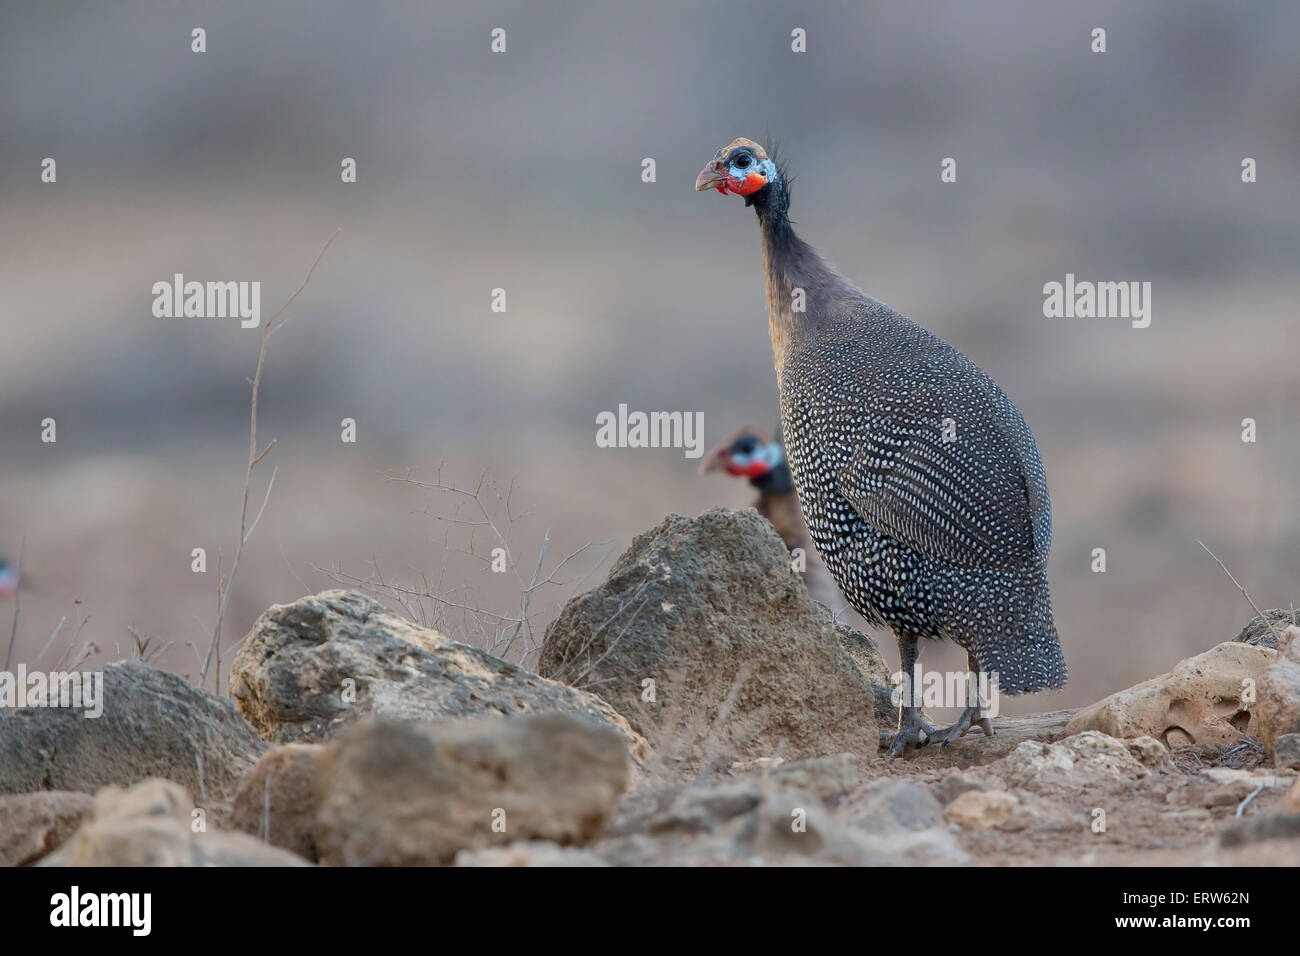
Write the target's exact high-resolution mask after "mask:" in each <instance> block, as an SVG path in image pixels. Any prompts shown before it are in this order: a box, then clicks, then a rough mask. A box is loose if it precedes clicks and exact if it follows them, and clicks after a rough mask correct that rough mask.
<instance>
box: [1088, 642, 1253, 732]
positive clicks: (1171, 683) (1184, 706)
mask: <svg viewBox="0 0 1300 956" xmlns="http://www.w3.org/2000/svg"><path fill="white" fill-rule="evenodd" d="M1276 657H1277V652H1276V651H1273V650H1270V649H1268V648H1265V647H1256V646H1253V645H1250V644H1242V643H1236V642H1233V641H1228V642H1225V643H1223V644H1220V645H1218V646H1217V647H1214V648H1211V649H1210V650H1208V651H1206V652H1205V653H1204V654H1198V655H1197V656H1196V657H1191V658H1188V659H1187V660H1184V661H1180V662H1179V663H1178V665H1177V666H1176V667H1174V669H1173V670H1172V671H1170V672H1169V673H1168V674H1162V675H1160V676H1159V677H1155V678H1152V679H1151V680H1148V681H1144V682H1142V683H1141V684H1138V685H1136V686H1134V687H1130V688H1129V689H1128V690H1124V691H1120V692H1119V693H1118V694H1112V695H1111V696H1110V697H1107V698H1106V699H1105V700H1102V701H1100V702H1098V703H1096V704H1093V705H1092V706H1091V707H1085V708H1083V709H1082V710H1080V711H1079V712H1078V713H1076V714H1075V715H1074V717H1073V718H1072V719H1071V720H1070V723H1069V726H1068V727H1067V728H1066V731H1067V733H1069V734H1077V733H1080V732H1082V731H1085V730H1097V731H1101V732H1102V733H1104V734H1109V735H1110V736H1112V737H1122V738H1137V737H1144V736H1146V737H1154V738H1155V739H1157V740H1159V741H1160V742H1161V743H1163V744H1164V745H1165V746H1166V747H1168V748H1170V749H1171V750H1172V749H1174V748H1177V747H1187V746H1198V747H1202V748H1205V749H1216V748H1217V749H1220V750H1222V749H1226V748H1227V747H1230V746H1232V745H1233V744H1236V743H1239V742H1240V740H1241V736H1242V734H1248V735H1250V736H1255V737H1257V736H1258V735H1259V720H1258V719H1257V717H1256V716H1255V709H1253V708H1252V707H1251V706H1250V705H1249V704H1246V703H1244V702H1243V701H1242V700H1241V696H1242V689H1243V681H1245V680H1247V679H1249V680H1252V681H1254V682H1256V683H1257V684H1258V682H1259V681H1260V680H1261V679H1262V678H1263V675H1264V672H1265V670H1266V669H1267V668H1268V667H1269V665H1270V664H1272V663H1273V661H1274V659H1275V658H1276Z"/></svg>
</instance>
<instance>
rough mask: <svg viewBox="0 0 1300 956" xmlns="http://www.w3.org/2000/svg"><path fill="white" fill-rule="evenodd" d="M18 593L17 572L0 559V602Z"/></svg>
mask: <svg viewBox="0 0 1300 956" xmlns="http://www.w3.org/2000/svg"><path fill="white" fill-rule="evenodd" d="M17 593H18V571H17V569H15V568H14V566H13V565H12V564H10V563H9V562H8V561H6V560H5V559H4V558H0V601H3V600H4V599H5V598H10V597H13V596H14V595H15V594H17Z"/></svg>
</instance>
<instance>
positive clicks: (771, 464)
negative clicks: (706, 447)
mask: <svg viewBox="0 0 1300 956" xmlns="http://www.w3.org/2000/svg"><path fill="white" fill-rule="evenodd" d="M785 470H786V468H785V449H784V448H782V447H781V443H780V442H777V441H772V439H770V438H768V437H767V436H766V435H764V434H763V433H762V432H760V431H758V429H756V428H748V427H746V428H742V429H741V430H740V431H738V432H736V434H734V435H732V436H731V437H730V438H728V439H727V441H726V442H725V443H724V444H723V445H722V446H721V447H719V448H718V449H717V450H715V451H714V452H713V454H712V455H710V456H709V457H708V458H706V459H704V462H703V463H702V464H701V465H700V473H701V474H708V473H710V472H714V471H725V472H726V473H727V474H729V475H735V476H736V477H737V478H748V479H749V481H750V483H751V484H753V485H756V486H759V487H762V486H764V485H766V484H767V483H768V482H769V481H770V480H771V478H772V476H774V475H776V474H777V473H778V472H780V473H784V472H785Z"/></svg>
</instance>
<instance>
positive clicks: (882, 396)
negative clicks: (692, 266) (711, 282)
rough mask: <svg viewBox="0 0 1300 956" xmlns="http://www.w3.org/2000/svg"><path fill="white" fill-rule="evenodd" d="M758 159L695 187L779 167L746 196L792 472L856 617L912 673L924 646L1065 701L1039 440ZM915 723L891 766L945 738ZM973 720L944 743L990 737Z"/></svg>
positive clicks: (722, 165) (716, 168)
mask: <svg viewBox="0 0 1300 956" xmlns="http://www.w3.org/2000/svg"><path fill="white" fill-rule="evenodd" d="M755 147H756V144H753V143H751V142H750V141H748V140H736V141H735V142H733V143H732V144H731V145H730V146H728V147H727V148H725V149H724V150H722V151H721V152H720V153H719V154H718V156H717V157H715V159H714V160H713V161H712V162H711V163H710V164H709V165H708V166H706V167H705V169H704V171H703V172H702V173H701V174H700V178H699V180H698V181H697V183H696V187H697V188H698V189H707V188H710V187H714V188H717V187H718V184H722V185H723V186H730V184H733V183H735V182H744V173H745V171H746V170H747V169H750V168H753V166H754V165H755V164H757V163H760V162H763V163H766V164H768V165H770V167H771V174H770V175H768V176H767V177H766V179H767V183H766V185H764V186H763V187H762V188H761V189H759V190H757V191H754V192H752V193H748V194H744V195H745V196H746V200H745V201H746V204H747V205H750V206H753V207H754V209H755V210H756V212H757V213H758V219H759V224H760V229H761V232H762V237H763V259H764V266H765V272H766V278H767V293H768V305H769V326H770V331H771V337H772V346H773V353H774V357H775V364H776V372H777V379H778V382H779V384H780V389H781V420H782V430H783V432H784V435H785V443H786V451H787V455H788V458H789V465H790V470H791V474H792V476H793V478H794V484H795V488H796V491H797V492H798V495H799V500H800V502H801V504H802V506H803V513H804V516H805V518H806V520H807V524H808V529H809V532H810V534H811V535H812V539H813V541H814V543H815V544H816V546H817V548H818V550H819V551H820V552H821V555H822V558H823V559H824V561H825V563H826V566H827V568H828V569H829V570H830V572H831V574H832V576H833V577H834V578H835V581H836V582H837V583H838V584H839V586H840V589H841V590H842V591H843V593H844V595H845V597H847V598H848V599H849V601H850V602H851V603H852V604H853V606H854V608H856V609H857V611H858V612H859V613H861V614H862V615H863V616H864V617H865V618H867V619H868V620H870V621H872V622H874V623H877V624H879V625H882V626H887V627H889V628H891V629H892V630H893V631H894V634H895V636H896V637H897V639H898V642H899V652H900V657H901V658H902V662H903V669H904V671H906V672H910V670H911V664H912V662H914V661H915V659H916V655H917V647H916V642H917V639H918V638H947V639H949V640H952V641H954V642H955V643H957V644H959V645H960V646H962V647H963V648H965V649H966V650H967V652H968V654H969V657H970V665H971V669H972V670H973V671H981V672H984V673H991V674H995V675H996V679H997V682H998V689H999V691H1000V692H1001V693H1009V694H1019V693H1025V692H1032V691H1038V690H1043V689H1046V688H1052V687H1060V686H1062V685H1064V684H1065V682H1066V665H1065V657H1064V655H1063V653H1062V651H1061V645H1060V640H1059V638H1058V636H1057V631H1056V625H1055V623H1054V621H1053V617H1052V608H1051V598H1050V596H1049V592H1048V583H1047V572H1046V567H1047V557H1048V551H1049V549H1050V547H1051V537H1052V515H1051V503H1050V500H1049V497H1048V491H1047V480H1046V477H1045V475H1044V472H1043V465H1042V461H1041V459H1040V458H1039V454H1038V448H1037V445H1036V444H1035V442H1034V437H1033V434H1032V433H1031V432H1030V430H1029V427H1028V425H1026V424H1025V421H1024V419H1023V418H1022V417H1021V415H1020V412H1019V411H1018V410H1017V409H1016V407H1015V405H1013V404H1012V403H1011V400H1010V399H1009V398H1007V396H1006V395H1005V394H1004V393H1003V392H1002V390H1001V389H1000V388H999V387H998V386H997V384H996V383H995V382H994V381H993V380H992V379H991V378H990V377H989V376H988V375H986V374H985V373H984V371H983V370H981V369H980V368H979V367H978V366H977V365H975V363H974V362H972V361H970V360H969V359H967V358H966V357H965V356H964V355H962V354H961V353H960V352H958V351H957V350H956V349H955V348H953V347H952V346H951V345H949V344H947V343H946V342H944V341H943V340H942V339H940V338H938V337H937V336H935V335H933V334H931V333H930V332H927V331H926V330H925V329H923V328H921V327H920V326H918V325H917V324H915V323H914V322H912V321H911V320H909V319H907V318H906V317H904V316H902V315H900V314H898V313H897V312H895V311H894V310H893V309H891V308H889V306H887V305H885V304H884V303H882V302H879V301H877V300H875V299H873V298H871V297H869V296H867V295H865V294H864V293H863V292H861V291H860V290H859V289H857V288H856V287H855V286H853V285H852V284H851V283H849V282H848V281H847V280H845V279H844V278H843V277H841V276H839V275H838V274H836V273H835V272H834V271H833V270H832V269H831V267H830V266H829V265H827V264H826V262H825V261H824V260H823V259H822V258H821V257H820V256H819V255H818V254H817V252H816V251H815V250H814V249H813V248H812V247H811V246H809V245H808V244H807V243H805V242H803V240H801V239H800V238H799V237H798V236H797V235H795V233H794V230H793V228H792V227H791V225H790V221H789V218H788V209H789V188H788V178H787V177H786V176H785V175H784V174H783V172H782V171H781V170H780V167H779V165H777V164H775V163H773V162H772V161H771V160H769V159H768V157H767V155H766V153H762V152H761V150H756V149H755ZM760 155H761V158H760ZM730 191H733V192H735V191H738V190H736V189H734V188H731V189H730ZM796 303H799V305H802V309H800V308H799V306H798V305H796ZM909 710H910V709H909V708H908V707H907V706H904V708H903V713H902V715H901V717H900V729H899V735H898V738H896V739H895V742H894V747H893V749H892V750H891V752H892V753H899V752H902V751H903V750H905V749H907V748H908V747H909V746H911V745H914V744H916V743H919V742H921V741H920V739H919V731H920V730H922V729H924V730H925V731H927V732H929V733H931V734H933V733H934V730H933V728H929V727H926V726H925V725H923V724H921V723H920V719H919V717H918V716H917V715H916V714H915V712H910V713H909ZM968 710H972V711H973V712H972V713H968V714H966V715H964V717H963V721H959V724H957V725H954V727H953V728H950V731H951V732H950V733H947V734H945V735H944V741H945V743H946V742H948V741H949V740H951V739H956V737H958V736H960V735H961V734H962V733H964V732H965V730H966V729H967V728H968V727H969V726H970V725H971V723H972V722H975V723H981V720H980V718H982V713H981V711H980V710H979V708H978V707H975V708H968ZM963 722H964V726H960V725H961V724H962V723H963ZM983 725H984V726H985V730H986V732H991V728H990V727H989V726H988V724H987V722H986V721H984V722H983Z"/></svg>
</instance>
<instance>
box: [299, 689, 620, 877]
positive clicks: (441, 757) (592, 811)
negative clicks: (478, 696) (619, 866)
mask: <svg viewBox="0 0 1300 956" xmlns="http://www.w3.org/2000/svg"><path fill="white" fill-rule="evenodd" d="M320 771H321V777H320V779H321V802H320V810H319V814H318V817H317V819H318V827H317V845H318V847H319V849H320V862H321V863H324V864H330V865H346V866H375V865H390V866H392V865H429V864H439V863H444V864H445V863H451V862H452V861H453V860H454V859H455V857H456V854H457V852H459V851H460V850H464V849H477V848H480V847H484V846H489V845H493V844H503V843H509V842H514V841H517V840H532V839H540V840H550V841H553V842H555V843H560V844H563V845H566V846H567V845H573V844H585V843H588V842H590V841H591V840H592V839H594V838H595V837H596V835H597V834H599V833H600V831H601V830H602V829H603V827H604V825H605V822H606V820H607V819H608V817H609V814H610V811H611V810H612V809H613V806H614V801H615V800H616V799H617V798H618V796H619V795H620V794H621V793H622V792H623V791H624V789H625V788H626V785H627V774H628V757H627V749H626V745H625V742H624V739H623V737H622V736H621V735H620V734H619V733H618V732H617V731H615V730H613V729H612V728H609V727H599V726H595V725H593V724H592V723H591V722H588V721H583V720H579V719H577V718H574V717H570V716H567V715H564V714H558V713H554V712H550V713H541V714H536V715H531V716H528V717H521V718H518V719H515V720H501V719H491V718H488V719H479V720H469V721H460V722H455V723H436V724H430V723H422V724H417V723H406V722H396V721H378V720H370V721H365V722H363V723H361V724H358V725H356V726H355V727H352V728H350V729H349V730H348V731H346V732H345V733H343V734H342V735H340V736H339V737H338V738H336V739H335V740H333V741H331V742H330V743H329V744H328V745H327V746H326V748H325V751H324V753H323V754H322V755H321V761H320Z"/></svg>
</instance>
